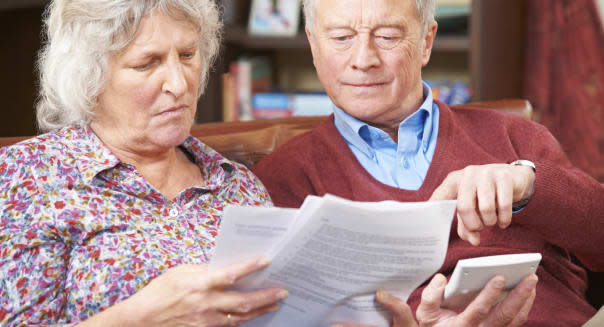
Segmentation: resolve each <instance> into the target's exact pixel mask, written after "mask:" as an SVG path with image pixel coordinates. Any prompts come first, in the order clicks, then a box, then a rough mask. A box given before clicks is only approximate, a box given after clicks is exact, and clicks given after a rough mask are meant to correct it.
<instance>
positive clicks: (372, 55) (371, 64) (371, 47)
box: [352, 34, 380, 71]
mask: <svg viewBox="0 0 604 327" xmlns="http://www.w3.org/2000/svg"><path fill="white" fill-rule="evenodd" d="M352 55H353V58H352V67H353V68H354V69H358V70H361V71H367V70H369V69H371V68H375V67H378V66H379V65H380V57H379V54H378V49H377V48H376V45H375V44H374V43H373V40H372V38H371V35H368V34H362V35H360V36H359V39H358V40H357V42H356V44H355V45H354V48H353V54H352Z"/></svg>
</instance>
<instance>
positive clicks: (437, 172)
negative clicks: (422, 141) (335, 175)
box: [317, 101, 453, 201]
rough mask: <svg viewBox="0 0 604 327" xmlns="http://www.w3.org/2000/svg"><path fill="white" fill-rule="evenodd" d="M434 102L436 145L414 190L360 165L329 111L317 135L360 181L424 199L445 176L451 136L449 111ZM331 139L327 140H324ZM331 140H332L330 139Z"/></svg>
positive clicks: (392, 192) (399, 195)
mask: <svg viewBox="0 0 604 327" xmlns="http://www.w3.org/2000/svg"><path fill="white" fill-rule="evenodd" d="M435 103H437V104H438V109H439V112H440V121H439V126H438V138H437V140H436V148H435V150H434V156H433V158H432V162H431V163H430V167H429V168H428V171H427V173H426V176H425V178H424V181H423V182H422V185H421V186H420V188H419V189H417V190H409V189H402V188H398V187H394V186H390V185H387V184H384V183H382V182H380V181H379V180H377V179H376V178H375V177H373V176H372V175H371V174H369V172H368V171H367V170H366V169H365V168H364V167H363V166H362V165H361V163H360V162H359V161H358V159H357V158H356V156H355V155H354V153H353V152H352V150H350V147H349V146H348V144H347V143H346V141H345V140H344V138H343V137H342V136H341V135H340V133H339V132H338V130H337V128H336V126H335V124H334V117H333V115H332V116H331V117H330V118H329V119H328V120H327V121H326V122H325V123H323V124H322V126H320V127H319V128H318V129H317V132H318V135H319V136H320V137H322V138H324V139H325V141H324V142H325V144H332V145H334V149H333V151H335V152H336V153H338V155H336V157H342V158H346V159H347V161H349V163H350V165H351V168H352V169H354V170H355V172H356V173H357V174H359V175H360V176H362V177H363V179H364V180H363V181H359V182H366V183H368V185H370V186H371V187H374V188H378V189H382V190H384V191H386V192H388V193H390V194H392V195H393V196H394V197H396V198H400V197H404V198H416V199H417V200H420V201H421V200H424V201H425V200H428V199H429V198H430V196H431V195H432V192H433V191H434V189H435V188H436V187H437V186H438V185H439V184H440V183H441V182H442V180H443V179H444V178H445V177H446V176H443V175H444V172H445V171H446V170H445V169H444V168H445V165H444V162H445V161H446V158H447V157H448V153H449V152H448V149H449V147H450V146H451V141H452V139H453V138H452V137H450V133H451V124H452V113H451V109H449V108H448V107H447V106H446V105H444V104H443V103H442V102H439V101H435ZM330 139H331V142H329V141H328V140H330ZM332 142H333V143H332Z"/></svg>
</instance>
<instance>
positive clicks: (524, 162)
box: [510, 159, 537, 173]
mask: <svg viewBox="0 0 604 327" xmlns="http://www.w3.org/2000/svg"><path fill="white" fill-rule="evenodd" d="M510 165H512V166H527V167H531V168H533V173H536V172H537V169H535V164H534V163H533V162H532V161H528V160H524V159H519V160H516V161H514V162H510Z"/></svg>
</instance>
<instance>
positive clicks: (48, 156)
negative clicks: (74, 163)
mask: <svg viewBox="0 0 604 327" xmlns="http://www.w3.org/2000/svg"><path fill="white" fill-rule="evenodd" d="M74 132H75V131H74V128H71V127H70V128H63V129H60V130H57V131H53V132H49V133H46V134H41V135H38V136H35V137H32V138H29V139H26V140H23V141H21V142H18V143H16V144H13V145H10V146H5V147H2V148H0V176H5V177H6V175H7V174H10V173H15V172H17V171H19V172H21V174H25V172H27V171H33V170H35V169H36V168H37V167H41V166H46V167H47V166H49V165H56V164H58V163H59V162H63V163H65V162H66V161H68V160H69V159H70V158H72V157H73V154H72V151H71V150H70V146H69V144H70V140H71V139H72V137H71V134H73V133H74Z"/></svg>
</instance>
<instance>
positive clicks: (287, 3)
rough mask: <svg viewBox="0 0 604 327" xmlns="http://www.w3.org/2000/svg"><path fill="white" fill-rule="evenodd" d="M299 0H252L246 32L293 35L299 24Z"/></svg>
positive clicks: (266, 34)
mask: <svg viewBox="0 0 604 327" xmlns="http://www.w3.org/2000/svg"><path fill="white" fill-rule="evenodd" d="M300 7H301V2H300V0H252V5H251V8H250V17H249V20H248V33H249V34H251V35H261V36H295V35H296V34H297V33H298V27H299V24H300Z"/></svg>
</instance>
